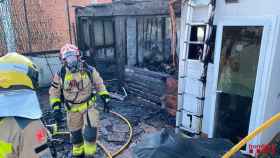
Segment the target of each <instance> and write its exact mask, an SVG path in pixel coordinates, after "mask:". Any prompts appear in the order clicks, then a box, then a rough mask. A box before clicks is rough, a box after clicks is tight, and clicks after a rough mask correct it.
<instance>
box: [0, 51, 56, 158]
mask: <svg viewBox="0 0 280 158" xmlns="http://www.w3.org/2000/svg"><path fill="white" fill-rule="evenodd" d="M37 84H38V71H37V68H36V66H35V65H34V64H33V63H32V62H31V61H30V60H29V59H28V58H26V57H24V56H22V55H20V54H17V53H8V54H6V55H5V56H3V57H0V109H1V110H0V158H31V157H32V158H50V157H51V152H50V150H49V148H48V146H47V144H46V142H47V133H46V129H45V128H44V126H43V124H42V122H41V121H40V118H41V115H42V112H41V109H40V105H39V101H38V98H37V95H36V92H35V88H36V87H37Z"/></svg>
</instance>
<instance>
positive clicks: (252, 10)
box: [216, 0, 280, 21]
mask: <svg viewBox="0 0 280 158" xmlns="http://www.w3.org/2000/svg"><path fill="white" fill-rule="evenodd" d="M216 1H217V8H216V21H219V19H220V18H222V17H226V16H264V15H277V14H279V13H280V7H279V5H280V1H279V0H239V1H240V2H239V3H228V4H226V3H225V0H216Z"/></svg>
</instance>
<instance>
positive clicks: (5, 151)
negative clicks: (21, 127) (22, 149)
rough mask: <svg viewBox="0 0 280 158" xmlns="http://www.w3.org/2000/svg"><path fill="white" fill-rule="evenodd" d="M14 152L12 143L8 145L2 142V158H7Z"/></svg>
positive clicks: (0, 147)
mask: <svg viewBox="0 0 280 158" xmlns="http://www.w3.org/2000/svg"><path fill="white" fill-rule="evenodd" d="M12 152H13V146H12V144H10V143H6V142H4V141H2V140H0V158H6V157H7V155H8V154H11V153H12Z"/></svg>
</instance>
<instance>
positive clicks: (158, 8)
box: [77, 0, 181, 16]
mask: <svg viewBox="0 0 280 158" xmlns="http://www.w3.org/2000/svg"><path fill="white" fill-rule="evenodd" d="M77 9H78V12H77V15H78V16H129V15H135V16H141V15H142V16H143V15H167V14H168V10H169V8H168V1H166V0H155V1H143V2H138V3H131V4H127V3H123V2H113V3H112V4H106V5H102V6H96V5H95V6H88V7H84V8H77ZM175 11H176V14H180V11H181V7H180V5H176V6H175Z"/></svg>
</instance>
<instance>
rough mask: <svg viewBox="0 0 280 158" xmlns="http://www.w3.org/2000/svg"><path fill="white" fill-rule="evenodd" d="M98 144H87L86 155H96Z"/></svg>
mask: <svg viewBox="0 0 280 158" xmlns="http://www.w3.org/2000/svg"><path fill="white" fill-rule="evenodd" d="M96 148H97V146H96V144H95V143H94V144H93V143H86V142H85V144H84V150H85V155H87V156H92V155H95V153H96Z"/></svg>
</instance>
